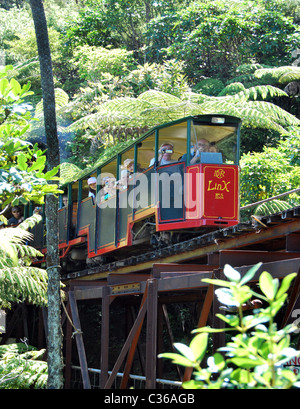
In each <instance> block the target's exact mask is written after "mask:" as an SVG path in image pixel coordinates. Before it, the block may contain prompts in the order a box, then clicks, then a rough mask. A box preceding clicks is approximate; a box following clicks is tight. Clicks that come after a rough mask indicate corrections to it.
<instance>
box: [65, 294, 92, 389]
mask: <svg viewBox="0 0 300 409" xmlns="http://www.w3.org/2000/svg"><path fill="white" fill-rule="evenodd" d="M68 295H69V302H70V307H71V313H72V319H73V324H74V326H75V328H76V332H75V333H74V335H75V339H76V345H77V350H78V356H79V362H80V369H81V375H82V381H83V388H84V389H91V383H90V378H89V372H88V366H87V361H86V354H85V349H84V343H83V337H82V332H81V326H80V319H79V313H78V308H77V302H76V298H75V294H74V292H73V291H69V294H68Z"/></svg>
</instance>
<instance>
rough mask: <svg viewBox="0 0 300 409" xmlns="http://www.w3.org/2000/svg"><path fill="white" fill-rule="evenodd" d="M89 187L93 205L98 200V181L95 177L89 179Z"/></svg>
mask: <svg viewBox="0 0 300 409" xmlns="http://www.w3.org/2000/svg"><path fill="white" fill-rule="evenodd" d="M87 182H88V185H89V197H91V198H92V201H93V203H94V202H95V199H96V189H97V179H96V178H95V177H94V176H91V177H90V178H88V181H87Z"/></svg>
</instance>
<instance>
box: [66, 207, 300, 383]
mask: <svg viewBox="0 0 300 409" xmlns="http://www.w3.org/2000/svg"><path fill="white" fill-rule="evenodd" d="M258 262H263V265H262V267H261V269H260V270H259V271H258V273H257V275H256V276H255V277H254V279H253V283H254V284H255V281H257V280H258V277H259V275H260V273H261V272H262V271H263V270H265V271H268V272H269V273H270V274H272V276H273V277H277V278H279V279H282V278H283V277H285V276H286V275H287V274H289V273H291V272H297V273H298V276H297V277H296V279H295V280H294V284H293V286H292V288H291V290H290V295H289V301H288V304H287V305H286V307H285V311H284V317H283V319H282V325H285V324H286V323H288V322H289V321H290V320H291V315H292V311H294V310H295V309H296V308H300V297H299V293H300V274H299V270H300V207H295V208H293V209H290V210H287V211H283V212H281V213H278V214H274V215H271V216H266V217H262V218H261V219H260V220H258V219H254V218H253V220H252V222H249V223H241V224H239V225H237V226H234V227H230V228H225V229H223V230H218V231H214V232H211V233H207V234H204V235H202V236H198V237H195V238H193V239H191V240H188V241H187V242H184V243H178V244H175V245H172V246H169V247H166V248H163V249H160V250H157V251H156V252H153V251H152V252H149V254H143V255H141V256H135V257H131V258H129V259H128V260H123V261H122V262H120V261H118V262H115V263H111V264H107V265H105V266H101V267H98V268H94V269H91V270H85V271H81V272H78V273H72V274H69V275H68V276H65V277H64V279H65V283H66V284H67V292H68V301H67V310H68V311H70V317H71V319H72V323H73V327H71V325H70V322H69V321H68V320H66V321H68V326H67V333H66V334H65V341H66V345H65V358H66V373H65V379H66V388H68V387H70V379H71V348H72V337H71V334H72V333H73V336H74V338H75V340H76V345H77V352H78V356H79V362H80V369H81V375H82V381H83V387H84V388H87V389H88V388H90V387H91V385H90V379H89V372H88V365H87V361H88V351H87V350H86V349H85V345H84V336H83V334H82V333H81V322H80V317H79V313H78V308H77V303H79V302H90V301H91V300H94V301H95V300H98V302H100V303H101V306H102V312H101V320H102V322H101V343H100V344H101V352H99V355H100V370H101V375H100V385H99V386H100V388H101V389H109V388H111V387H112V386H113V382H114V379H115V377H116V374H117V373H118V371H119V370H120V368H121V366H122V365H123V368H124V369H123V372H122V373H123V377H122V380H121V384H120V388H121V389H122V388H127V387H128V380H129V374H130V371H131V368H132V362H133V358H134V355H135V353H136V352H139V356H140V361H141V367H142V368H143V371H144V376H145V378H146V383H145V387H146V388H149V389H150V388H156V387H157V385H156V379H157V378H162V377H163V373H162V364H161V362H160V361H161V360H159V361H158V360H157V355H158V354H159V353H161V352H166V351H162V338H163V329H164V323H166V326H167V328H168V331H169V334H170V335H172V333H171V332H170V331H171V328H170V323H169V321H168V316H167V314H166V309H165V307H166V306H167V305H168V303H185V302H196V303H198V304H199V305H200V314H199V319H198V326H199V327H201V326H204V325H206V324H207V321H208V318H209V316H210V317H211V319H212V321H211V322H210V325H212V326H214V327H220V325H222V322H223V321H221V320H218V319H217V318H216V317H215V313H216V312H219V311H218V308H219V304H218V301H217V299H216V298H215V296H214V291H213V287H212V285H209V284H206V283H203V282H202V281H201V280H202V279H203V278H211V277H223V278H224V276H223V267H224V265H225V264H230V265H231V266H233V267H234V268H236V269H237V270H238V271H240V273H241V274H243V273H245V272H246V271H248V269H249V268H250V266H251V265H253V264H256V263H258ZM115 300H118V302H120V303H121V304H122V303H125V304H126V305H128V306H130V305H131V303H130V302H129V301H130V300H134V303H135V304H139V310H138V314H137V316H132V317H131V319H132V327H131V329H129V330H128V334H127V339H126V341H125V343H124V344H123V347H122V348H121V351H120V352H119V355H118V357H117V359H116V361H115V363H114V366H113V367H112V368H111V367H109V354H110V348H111V344H110V310H111V306H112V303H114V302H115ZM210 313H211V314H210ZM144 321H145V332H146V337H145V340H146V341H145V342H144V351H141V345H140V341H139V337H140V334H141V329H142V325H143V323H144ZM74 328H76V331H75V332H74ZM74 334H75V335H74ZM224 341H225V339H224V334H222V335H220V334H218V335H216V336H214V338H213V349H214V350H215V349H217V348H218V347H219V346H221V345H222V344H223V343H224ZM298 347H299V346H298ZM190 376H191V372H190V371H189V370H186V371H185V373H184V375H183V377H182V378H183V379H182V380H187V379H189V377H190Z"/></svg>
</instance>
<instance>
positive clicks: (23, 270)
mask: <svg viewBox="0 0 300 409" xmlns="http://www.w3.org/2000/svg"><path fill="white" fill-rule="evenodd" d="M38 219H40V216H39V215H34V216H32V217H31V218H28V219H26V221H24V222H23V223H21V224H20V225H19V226H18V227H14V228H12V227H8V228H5V229H2V230H0V256H1V257H0V308H10V306H11V303H13V302H25V301H28V302H30V303H32V304H36V305H46V304H47V273H46V271H45V270H42V269H40V268H36V267H32V266H30V265H31V263H32V261H33V260H34V259H35V258H36V257H40V256H42V254H41V253H40V252H39V251H38V250H36V249H35V248H33V247H31V246H29V245H28V244H25V243H26V241H28V240H30V239H31V238H32V234H31V233H29V232H28V231H27V230H26V229H27V228H29V227H32V226H33V223H35V222H36V221H37V220H38Z"/></svg>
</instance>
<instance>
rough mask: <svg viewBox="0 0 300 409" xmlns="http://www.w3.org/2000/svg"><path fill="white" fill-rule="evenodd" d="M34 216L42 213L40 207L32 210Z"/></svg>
mask: <svg viewBox="0 0 300 409" xmlns="http://www.w3.org/2000/svg"><path fill="white" fill-rule="evenodd" d="M33 213H34V214H40V215H41V214H42V213H43V208H42V207H41V206H36V207H35V208H34V210H33Z"/></svg>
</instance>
